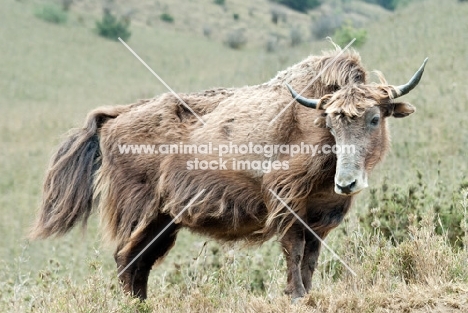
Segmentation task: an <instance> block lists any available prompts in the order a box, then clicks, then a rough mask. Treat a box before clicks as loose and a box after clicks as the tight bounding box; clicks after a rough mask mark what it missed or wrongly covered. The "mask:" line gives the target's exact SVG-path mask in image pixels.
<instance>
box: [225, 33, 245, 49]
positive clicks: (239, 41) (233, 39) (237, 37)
mask: <svg viewBox="0 0 468 313" xmlns="http://www.w3.org/2000/svg"><path fill="white" fill-rule="evenodd" d="M246 43H247V37H245V34H244V30H242V29H236V30H233V31H231V32H229V33H228V34H227V37H226V44H227V45H228V47H230V48H232V49H236V50H237V49H241V48H242V47H244V46H245V44H246Z"/></svg>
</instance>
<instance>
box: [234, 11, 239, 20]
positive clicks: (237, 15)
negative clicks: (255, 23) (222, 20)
mask: <svg viewBox="0 0 468 313" xmlns="http://www.w3.org/2000/svg"><path fill="white" fill-rule="evenodd" d="M232 18H233V19H234V20H235V21H238V20H239V13H234V14H233V15H232Z"/></svg>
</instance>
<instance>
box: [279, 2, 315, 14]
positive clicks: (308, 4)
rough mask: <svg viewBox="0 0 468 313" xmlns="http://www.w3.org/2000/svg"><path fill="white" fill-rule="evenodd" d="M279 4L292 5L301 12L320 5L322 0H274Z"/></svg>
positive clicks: (292, 7) (291, 6)
mask: <svg viewBox="0 0 468 313" xmlns="http://www.w3.org/2000/svg"><path fill="white" fill-rule="evenodd" d="M272 1H274V2H277V3H279V4H282V5H285V6H287V7H290V8H291V9H293V10H296V11H299V12H307V10H310V9H314V8H316V7H318V6H319V5H320V4H322V3H321V1H320V0H272Z"/></svg>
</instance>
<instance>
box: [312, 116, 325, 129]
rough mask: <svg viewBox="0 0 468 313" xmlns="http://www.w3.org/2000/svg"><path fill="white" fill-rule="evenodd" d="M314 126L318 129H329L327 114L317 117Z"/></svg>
mask: <svg viewBox="0 0 468 313" xmlns="http://www.w3.org/2000/svg"><path fill="white" fill-rule="evenodd" d="M314 124H315V126H317V127H320V128H326V127H327V114H325V113H322V114H321V115H320V117H317V118H316V119H315V121H314Z"/></svg>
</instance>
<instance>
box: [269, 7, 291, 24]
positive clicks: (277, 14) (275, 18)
mask: <svg viewBox="0 0 468 313" xmlns="http://www.w3.org/2000/svg"><path fill="white" fill-rule="evenodd" d="M270 13H271V21H272V22H273V23H274V24H278V22H279V21H282V22H283V23H286V22H287V20H288V17H287V15H286V12H284V10H281V9H279V8H272V9H271V11H270Z"/></svg>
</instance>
